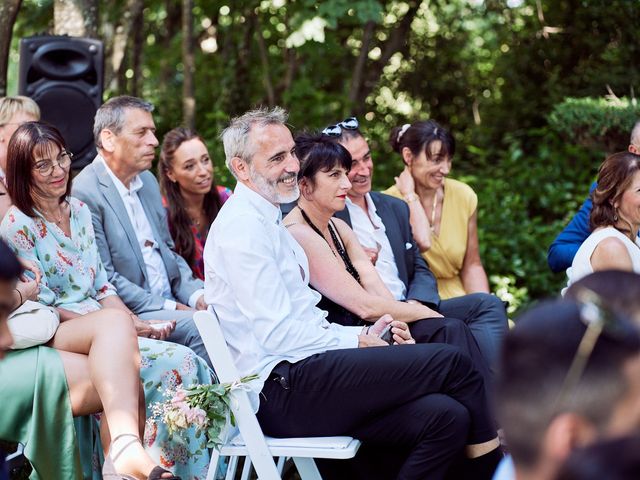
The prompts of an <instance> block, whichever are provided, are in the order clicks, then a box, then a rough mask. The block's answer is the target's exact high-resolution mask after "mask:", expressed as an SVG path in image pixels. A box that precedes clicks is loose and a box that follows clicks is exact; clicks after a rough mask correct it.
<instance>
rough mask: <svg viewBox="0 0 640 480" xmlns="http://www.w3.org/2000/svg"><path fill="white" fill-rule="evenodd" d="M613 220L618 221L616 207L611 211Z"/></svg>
mask: <svg viewBox="0 0 640 480" xmlns="http://www.w3.org/2000/svg"><path fill="white" fill-rule="evenodd" d="M613 221H614V222H617V221H618V209H617V208H616V209H615V210H614V211H613Z"/></svg>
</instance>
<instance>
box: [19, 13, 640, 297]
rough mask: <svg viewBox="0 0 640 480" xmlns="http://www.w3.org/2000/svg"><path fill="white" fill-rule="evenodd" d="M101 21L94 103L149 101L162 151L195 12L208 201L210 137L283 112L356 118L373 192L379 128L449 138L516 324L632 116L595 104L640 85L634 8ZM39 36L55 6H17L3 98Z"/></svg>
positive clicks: (177, 105)
mask: <svg viewBox="0 0 640 480" xmlns="http://www.w3.org/2000/svg"><path fill="white" fill-rule="evenodd" d="M74 1H76V3H81V2H79V0H74ZM98 3H99V9H98V12H99V17H98V23H99V24H98V29H97V30H98V34H99V36H100V38H102V39H103V40H104V41H105V43H106V51H107V58H106V64H107V68H106V70H107V82H106V83H105V84H106V85H107V86H108V90H107V92H105V96H106V97H108V96H111V95H113V94H118V93H132V92H133V93H135V94H137V95H141V96H144V97H145V98H147V99H149V100H151V101H153V102H154V103H155V104H156V105H157V110H156V114H155V119H156V122H157V125H158V130H159V133H160V135H162V133H163V132H165V131H167V130H168V129H170V128H172V127H174V126H176V125H177V124H180V123H181V122H183V118H184V117H183V93H182V92H183V84H184V79H185V65H184V62H183V53H182V48H181V45H188V43H186V44H185V43H183V40H184V39H183V35H184V34H185V32H186V31H188V30H186V29H184V28H183V27H182V26H181V19H182V18H183V15H182V10H181V8H182V5H183V3H184V4H191V3H192V5H193V8H192V12H191V13H192V15H193V33H192V34H193V39H192V41H193V45H195V49H194V51H193V61H194V65H195V70H194V72H193V73H194V75H193V87H194V88H193V92H194V98H195V125H196V127H197V129H198V130H199V131H200V132H201V133H202V135H203V136H204V137H205V138H206V139H207V141H208V143H209V146H210V149H211V153H212V155H213V157H214V158H215V159H216V163H217V166H218V169H217V175H218V180H219V181H220V182H221V183H227V184H230V183H231V177H230V175H229V174H228V172H226V170H225V169H224V168H223V166H222V165H223V161H222V158H223V153H222V149H221V146H220V143H219V141H218V139H217V134H218V132H219V131H220V129H221V128H222V127H223V126H224V124H225V122H227V121H228V119H229V117H230V116H233V115H236V114H239V113H241V112H243V111H245V110H246V109H248V108H250V107H252V106H255V105H259V104H264V105H275V104H278V105H282V106H284V107H285V108H287V109H289V110H290V112H291V118H290V121H291V124H292V125H293V127H294V128H295V129H296V130H298V129H317V128H319V127H322V126H324V125H326V124H329V123H335V122H336V121H338V120H341V119H342V118H345V117H346V116H348V115H351V114H354V113H355V114H357V115H358V117H359V119H360V120H361V123H362V124H363V127H364V130H365V131H366V133H367V135H368V137H369V139H370V144H371V146H372V149H373V154H374V160H375V162H376V174H375V179H374V181H375V184H376V186H377V187H380V188H382V187H387V186H388V185H390V184H391V183H392V182H393V176H394V175H396V174H397V173H398V172H399V170H400V160H399V158H397V157H396V156H394V155H393V154H392V153H391V151H390V148H389V147H388V146H387V136H388V132H389V130H390V128H391V127H393V126H395V125H397V124H400V123H405V122H406V121H412V120H416V119H423V118H427V117H431V118H434V119H436V120H437V121H439V122H440V123H442V124H444V125H447V126H449V127H450V128H451V130H452V131H453V132H454V134H455V136H456V139H457V141H458V144H459V153H458V154H457V156H456V158H455V159H454V172H453V175H454V176H458V177H460V178H463V179H466V180H468V181H469V183H470V184H471V185H472V186H473V187H474V188H475V189H476V190H477V192H478V194H479V197H480V203H479V220H480V238H481V253H482V256H483V259H484V262H485V266H486V269H487V271H488V272H489V274H490V275H491V278H492V283H493V285H494V287H496V288H499V289H501V291H503V292H506V293H505V295H507V294H508V295H511V296H512V297H513V298H512V300H513V302H514V305H516V306H517V305H520V304H522V303H524V304H526V303H528V302H529V301H530V300H532V299H536V298H540V297H543V296H546V295H549V294H555V293H557V291H558V290H559V286H560V284H561V283H562V282H563V278H562V277H561V276H553V275H552V274H551V273H550V272H549V271H548V269H547V267H546V261H545V255H546V249H547V246H548V245H549V243H550V242H551V240H552V239H553V237H554V236H555V234H556V233H557V232H558V231H559V230H560V229H561V228H562V226H563V224H564V223H565V222H566V221H567V219H568V218H570V216H571V215H572V213H573V212H574V211H575V210H576V208H577V206H578V205H579V204H580V202H581V201H582V200H583V197H584V196H585V195H586V193H587V191H588V186H589V183H590V180H591V179H592V178H593V175H594V173H595V171H596V169H597V166H598V164H599V162H600V161H601V160H602V159H603V156H604V153H605V151H606V150H608V149H610V148H612V145H616V148H620V147H623V146H624V145H622V144H623V143H624V140H621V139H624V136H625V134H628V133H627V132H626V131H625V129H626V128H628V127H627V125H628V124H629V122H630V121H631V119H632V118H633V117H634V116H637V114H638V110H637V108H636V107H633V108H632V107H629V108H628V109H627V110H625V111H626V112H627V113H626V114H625V115H626V117H625V120H624V123H620V124H619V125H618V124H616V125H615V126H614V123H612V122H613V121H609V120H607V119H608V118H609V117H607V116H606V115H607V113H606V112H607V111H608V109H609V108H610V104H607V103H603V102H602V101H601V100H598V99H597V98H599V97H602V96H603V95H605V94H608V93H609V94H610V93H613V94H614V95H617V96H619V97H627V98H632V97H633V95H634V93H633V92H634V87H635V88H636V89H637V87H638V85H639V83H640V82H639V80H640V72H639V70H638V65H640V31H639V30H638V28H636V27H635V26H634V25H633V23H632V22H630V19H636V18H640V2H637V1H628V0H612V1H604V0H589V1H585V0H524V1H523V0H484V1H483V0H406V1H395V0H394V1H383V0H348V1H347V0H324V1H322V2H316V1H312V0H262V1H247V0H235V1H233V2H230V1H228V0H225V1H222V0H193V2H190V1H185V2H182V1H181V0H146V1H144V2H143V1H142V0H127V1H123V0H120V1H117V2H106V1H99V2H98ZM52 29H53V5H52V0H23V4H22V7H21V10H20V13H19V15H18V18H17V22H16V25H15V28H14V31H13V41H12V54H11V64H10V67H11V68H10V77H9V86H10V91H11V87H12V86H13V88H14V89H15V85H16V65H17V53H16V52H17V39H18V38H20V37H22V36H28V35H33V34H35V33H38V32H44V31H52ZM186 68H189V67H188V65H187V67H186ZM187 90H190V89H189V88H187ZM14 91H15V90H14ZM569 97H571V98H576V99H581V98H584V97H594V99H593V100H567V99H568V98H569ZM563 102H564V103H563ZM572 102H573V103H572ZM581 102H583V103H581ZM629 102H631V100H630V101H629ZM630 104H631V103H630ZM615 118H619V117H615ZM605 124H606V125H607V127H606V128H605V127H604V125H605ZM614 127H615V128H614ZM616 128H617V130H616ZM614 130H616V132H617V133H615V135H617V137H616V138H617V139H616V140H615V141H613V140H612V138H613V137H612V136H613V135H614ZM596 137H597V138H596ZM621 141H622V144H621V143H620V142H621Z"/></svg>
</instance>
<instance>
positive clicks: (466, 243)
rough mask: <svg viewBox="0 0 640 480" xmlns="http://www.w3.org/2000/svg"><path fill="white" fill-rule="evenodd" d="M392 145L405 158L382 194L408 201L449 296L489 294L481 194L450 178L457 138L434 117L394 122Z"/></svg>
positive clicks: (425, 248)
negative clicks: (482, 247)
mask: <svg viewBox="0 0 640 480" xmlns="http://www.w3.org/2000/svg"><path fill="white" fill-rule="evenodd" d="M389 143H390V144H391V148H392V149H393V150H394V151H395V152H397V153H398V154H399V155H400V156H401V158H402V162H403V163H404V170H403V171H402V173H400V175H399V176H398V177H396V183H395V185H394V186H392V187H390V188H389V189H387V190H386V191H385V192H384V193H386V194H388V195H392V196H394V197H397V198H400V199H404V201H405V202H407V204H408V205H409V210H410V221H411V228H412V231H413V235H414V238H415V240H416V243H417V244H418V247H419V248H420V251H421V252H422V256H423V257H424V259H425V260H426V261H427V264H428V265H429V268H430V269H431V271H432V272H433V274H434V275H435V277H436V280H437V282H438V293H439V294H440V297H441V298H442V299H443V300H445V299H448V298H453V297H459V296H462V295H466V294H468V293H475V292H485V293H489V281H488V279H487V274H486V272H485V271H484V267H483V265H482V261H481V260H480V250H479V245H478V223H477V216H478V214H477V206H478V197H477V195H476V194H475V192H474V191H473V190H472V189H471V187H469V186H468V185H467V184H465V183H462V182H460V181H458V180H454V179H451V178H448V175H449V172H451V160H452V158H453V155H454V154H455V149H456V143H455V140H454V138H453V136H452V135H451V133H449V132H448V131H447V130H445V129H444V128H442V127H441V126H440V125H438V124H437V123H436V122H434V121H433V120H428V121H421V122H415V123H413V124H405V125H403V126H400V127H395V128H394V129H392V130H391V134H390V135H389Z"/></svg>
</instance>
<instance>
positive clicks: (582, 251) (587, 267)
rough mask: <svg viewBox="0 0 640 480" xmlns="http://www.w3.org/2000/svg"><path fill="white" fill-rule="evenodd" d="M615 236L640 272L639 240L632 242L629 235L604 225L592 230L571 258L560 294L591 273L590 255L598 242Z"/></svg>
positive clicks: (637, 271) (635, 270) (635, 268)
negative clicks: (564, 285) (565, 282)
mask: <svg viewBox="0 0 640 480" xmlns="http://www.w3.org/2000/svg"><path fill="white" fill-rule="evenodd" d="M610 237H615V238H618V239H620V240H621V241H622V243H624V246H625V247H627V252H629V256H630V257H631V264H632V265H633V271H634V272H636V273H640V243H639V242H640V240H639V239H638V238H636V241H635V242H632V241H631V239H629V237H627V236H626V235H625V234H624V233H622V232H620V231H619V230H617V229H616V228H614V227H606V228H603V229H601V230H597V231H595V232H593V233H592V234H591V235H589V236H588V237H587V239H586V240H585V241H584V242H582V245H580V248H579V249H578V252H577V253H576V256H575V257H574V258H573V263H572V264H571V266H570V267H569V268H568V269H567V277H568V282H567V286H566V288H563V289H562V295H563V296H564V293H565V292H566V291H567V288H569V287H570V286H571V285H572V284H574V283H575V282H577V281H578V280H580V279H581V278H583V277H586V276H587V275H590V274H592V273H593V267H592V266H591V256H592V255H593V251H594V250H595V249H596V247H597V246H598V244H599V243H600V242H601V241H602V240H604V239H605V238H610Z"/></svg>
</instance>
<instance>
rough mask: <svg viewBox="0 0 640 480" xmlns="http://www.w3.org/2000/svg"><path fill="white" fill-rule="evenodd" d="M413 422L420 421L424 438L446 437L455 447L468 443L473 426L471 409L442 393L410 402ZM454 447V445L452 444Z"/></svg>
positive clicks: (409, 407)
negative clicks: (470, 429)
mask: <svg viewBox="0 0 640 480" xmlns="http://www.w3.org/2000/svg"><path fill="white" fill-rule="evenodd" d="M407 407H408V409H409V411H410V415H409V416H410V417H411V418H412V422H418V419H421V420H422V421H421V422H418V425H416V426H417V427H419V428H420V429H421V432H420V436H421V437H422V438H432V439H433V438H434V437H435V438H440V439H443V437H446V439H447V441H451V442H453V443H455V448H458V447H462V446H463V445H464V444H465V443H466V439H467V437H468V434H469V428H470V427H471V416H470V414H469V411H468V410H467V409H466V408H465V407H464V406H463V405H462V404H461V403H460V402H458V401H456V400H454V399H453V398H451V397H449V396H447V395H442V394H431V395H427V396H425V397H422V398H420V399H418V400H416V401H415V402H412V403H411V404H409V405H408V406H407ZM451 446H452V447H453V446H454V445H451Z"/></svg>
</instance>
